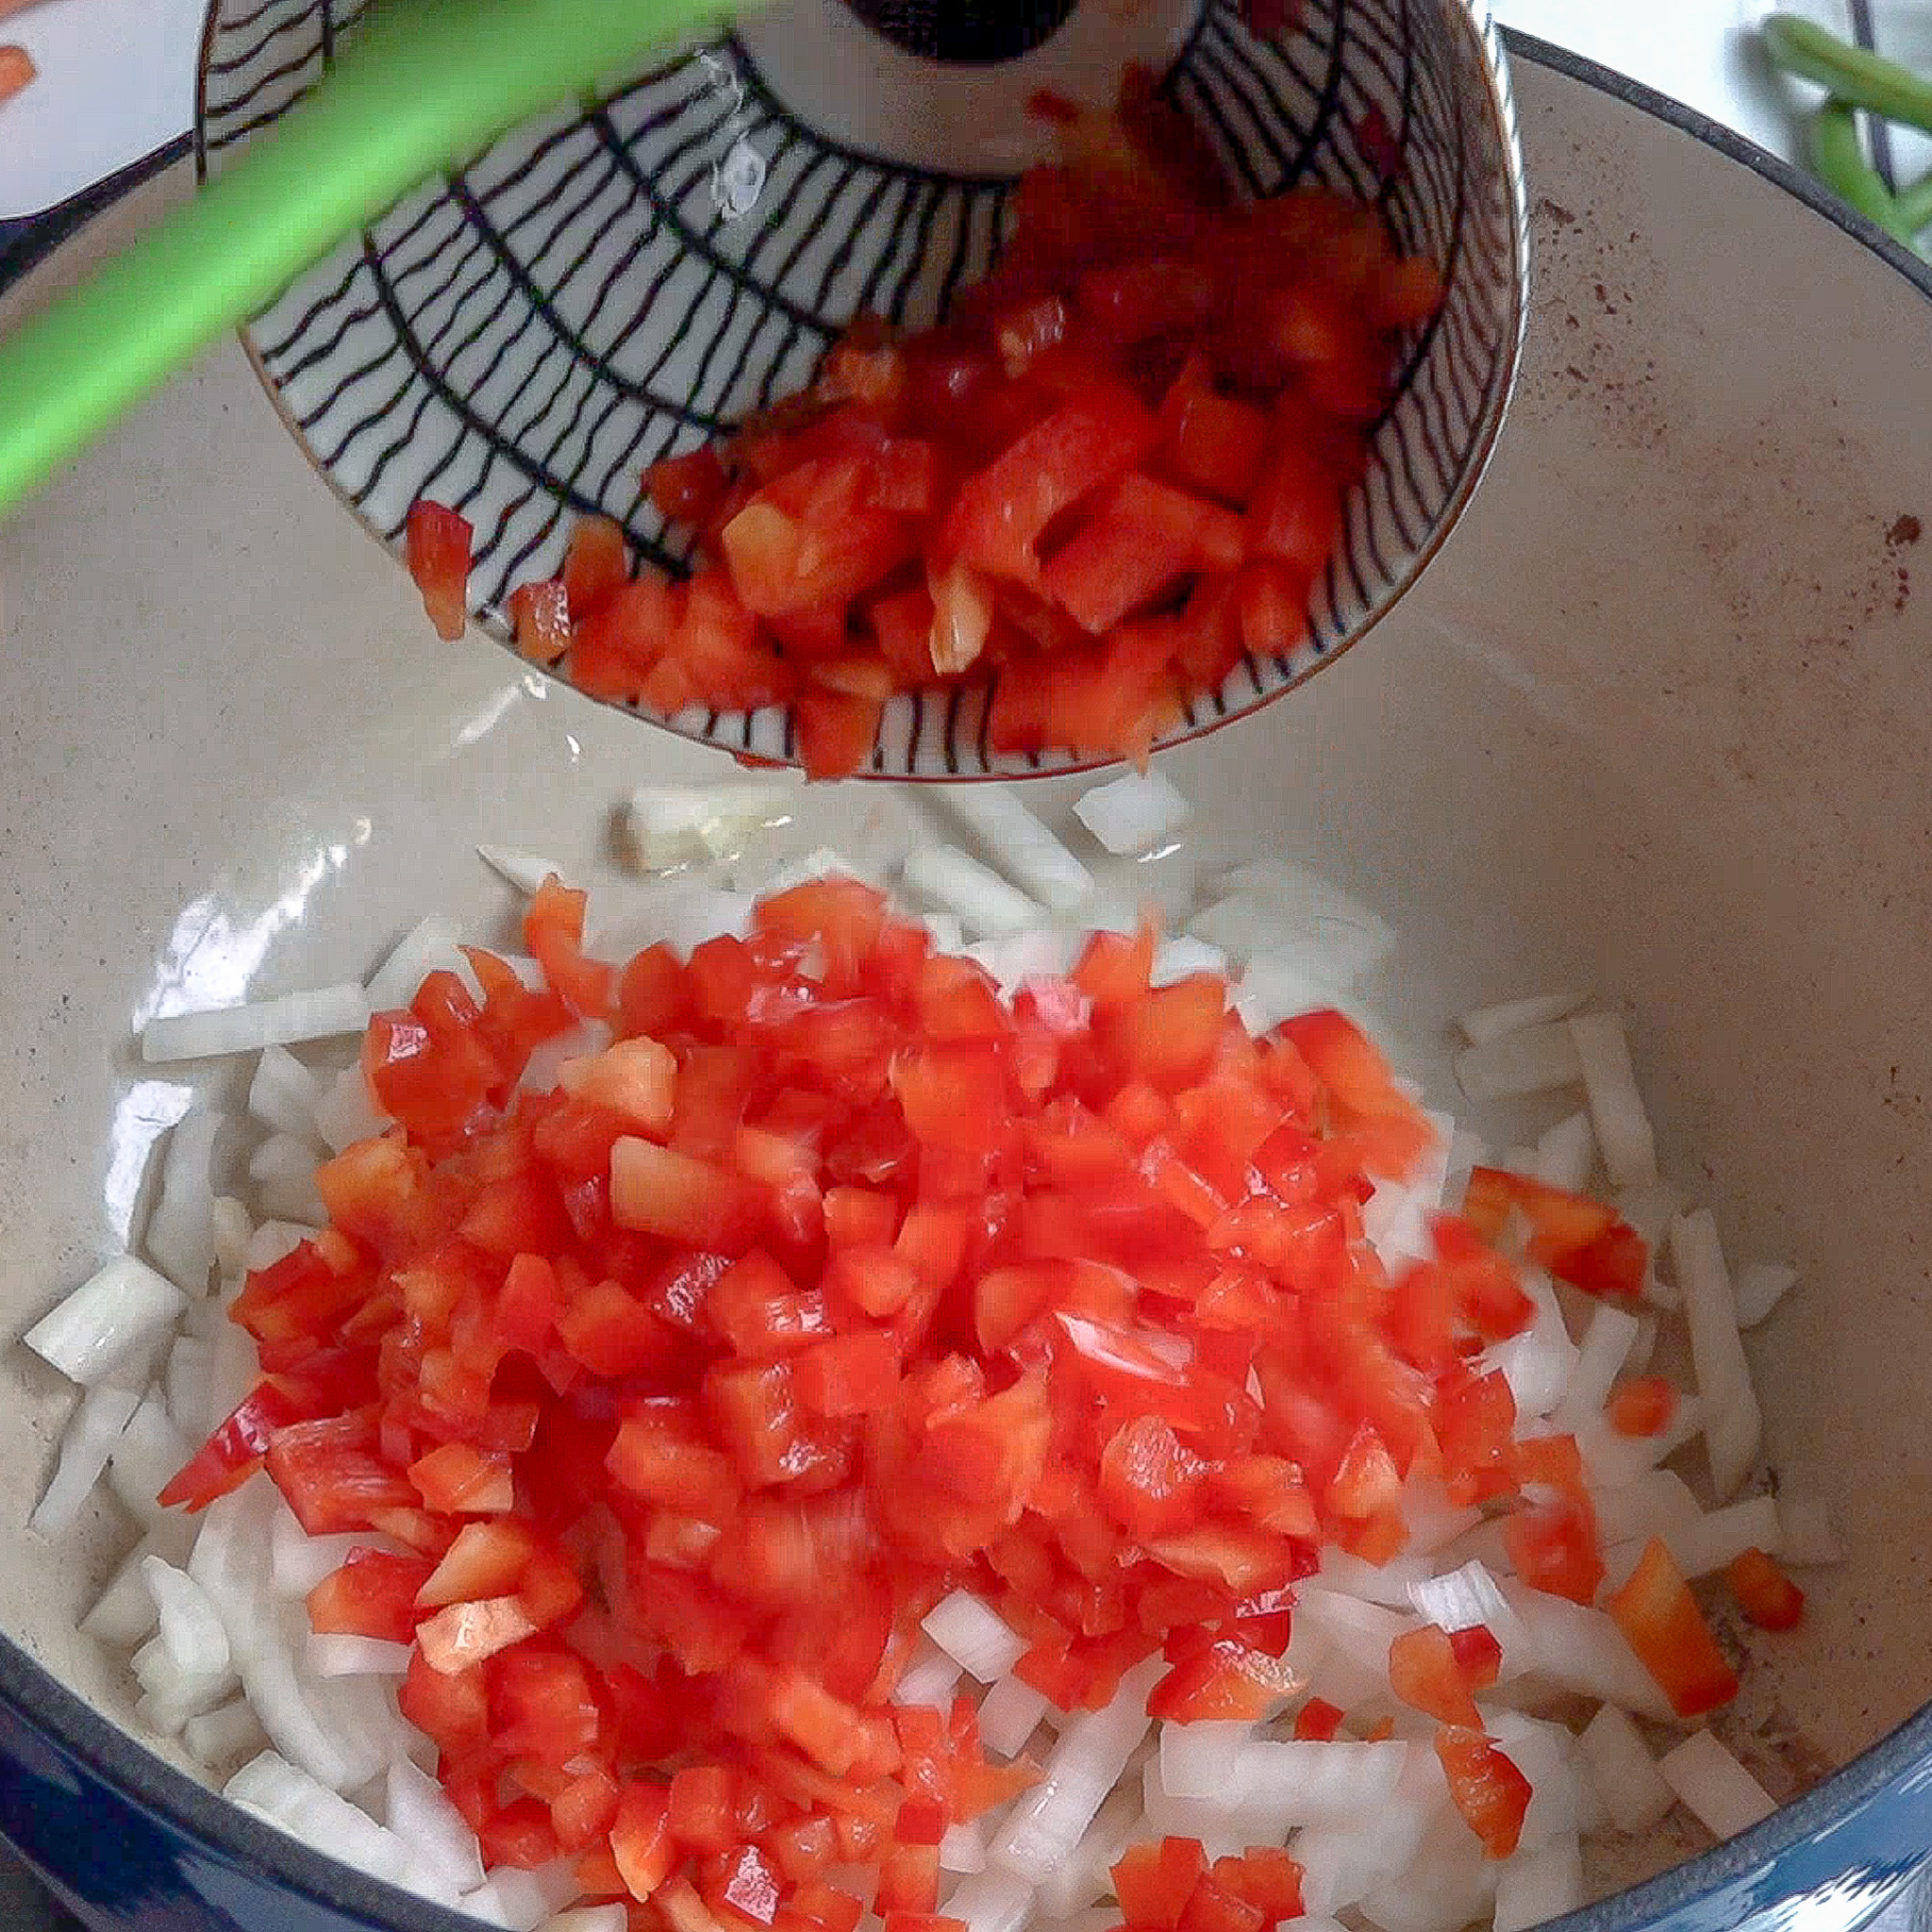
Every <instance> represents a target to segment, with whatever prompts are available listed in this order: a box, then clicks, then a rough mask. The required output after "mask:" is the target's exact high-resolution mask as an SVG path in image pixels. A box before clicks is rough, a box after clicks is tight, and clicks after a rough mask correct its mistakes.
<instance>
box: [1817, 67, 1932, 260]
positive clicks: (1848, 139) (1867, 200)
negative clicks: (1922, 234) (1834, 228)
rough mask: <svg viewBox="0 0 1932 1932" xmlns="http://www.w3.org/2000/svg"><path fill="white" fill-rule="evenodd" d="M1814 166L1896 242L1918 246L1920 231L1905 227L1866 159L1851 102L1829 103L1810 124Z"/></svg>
mask: <svg viewBox="0 0 1932 1932" xmlns="http://www.w3.org/2000/svg"><path fill="white" fill-rule="evenodd" d="M1811 165H1812V167H1813V168H1814V169H1816V170H1817V174H1818V178H1819V179H1820V180H1821V181H1823V182H1824V185H1825V186H1826V187H1827V188H1829V189H1830V190H1831V191H1832V192H1833V193H1834V194H1836V195H1838V196H1840V198H1841V199H1842V200H1845V201H1848V202H1849V203H1850V204H1851V205H1852V207H1854V208H1857V211H1858V212H1859V213H1860V214H1861V215H1863V216H1864V217H1865V218H1866V219H1867V220H1868V221H1871V222H1875V223H1876V224H1877V225H1879V226H1880V227H1881V228H1883V229H1884V230H1885V232H1886V233H1887V234H1888V235H1890V237H1891V239H1892V240H1893V241H1894V242H1903V243H1904V245H1905V246H1906V247H1907V248H1912V247H1916V246H1917V241H1918V237H1917V230H1916V229H1913V228H1910V227H1907V225H1906V220H1905V217H1904V216H1903V215H1902V214H1901V213H1900V212H1899V206H1898V202H1897V200H1896V199H1895V198H1894V196H1893V194H1892V192H1891V190H1890V188H1888V187H1887V186H1886V185H1885V181H1884V179H1883V177H1882V176H1881V175H1879V173H1878V170H1877V169H1876V168H1874V166H1873V165H1872V163H1871V162H1870V161H1868V160H1867V159H1866V158H1865V144H1864V142H1863V141H1862V140H1861V139H1860V138H1859V134H1858V110H1857V108H1854V107H1853V106H1852V105H1851V104H1850V102H1848V101H1826V102H1825V104H1824V107H1822V108H1820V109H1819V110H1818V119H1817V120H1816V121H1815V122H1813V123H1812V125H1811ZM1922 225H1923V224H1922Z"/></svg>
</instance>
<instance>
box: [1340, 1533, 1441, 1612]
mask: <svg viewBox="0 0 1932 1932" xmlns="http://www.w3.org/2000/svg"><path fill="white" fill-rule="evenodd" d="M1321 1558H1322V1567H1321V1568H1320V1569H1319V1570H1318V1571H1317V1572H1316V1573H1315V1574H1316V1576H1317V1577H1318V1578H1319V1579H1320V1582H1321V1585H1322V1588H1323V1589H1324V1590H1332V1591H1335V1593H1336V1594H1337V1595H1338V1596H1352V1597H1357V1598H1359V1599H1360V1600H1361V1601H1362V1602H1363V1603H1366V1604H1380V1605H1382V1606H1383V1607H1385V1608H1387V1609H1391V1610H1406V1609H1407V1607H1408V1604H1409V1592H1410V1591H1411V1590H1412V1589H1413V1587H1414V1586H1415V1585H1416V1584H1417V1583H1418V1582H1419V1581H1421V1580H1422V1579H1423V1578H1424V1577H1425V1576H1427V1575H1428V1574H1429V1567H1430V1566H1429V1563H1428V1561H1427V1559H1426V1558H1425V1557H1422V1556H1420V1555H1415V1554H1409V1553H1407V1552H1405V1553H1404V1554H1403V1555H1402V1556H1399V1557H1390V1559H1389V1560H1388V1561H1387V1562H1386V1563H1370V1562H1365V1561H1364V1560H1363V1559H1362V1558H1361V1557H1352V1556H1350V1555H1349V1553H1348V1552H1347V1551H1346V1550H1344V1549H1342V1548H1341V1547H1340V1546H1339V1545H1338V1544H1335V1543H1324V1544H1323V1546H1322V1552H1321Z"/></svg>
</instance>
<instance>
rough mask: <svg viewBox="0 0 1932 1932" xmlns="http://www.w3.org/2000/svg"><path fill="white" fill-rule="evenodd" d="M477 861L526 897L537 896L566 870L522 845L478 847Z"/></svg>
mask: <svg viewBox="0 0 1932 1932" xmlns="http://www.w3.org/2000/svg"><path fill="white" fill-rule="evenodd" d="M476 857H477V858H480V859H481V860H482V861H483V863H484V864H485V865H487V866H488V867H489V868H490V870H491V872H493V873H494V874H496V875H497V877H498V878H500V879H503V880H504V881H506V882H507V883H508V884H509V885H512V886H514V887H515V888H516V889H517V891H520V892H522V893H523V894H524V895H525V897H528V896H529V895H530V894H532V893H534V892H535V891H537V889H538V888H539V887H540V886H541V885H542V883H543V881H544V880H545V879H547V878H551V877H557V878H561V877H562V876H563V868H562V867H561V866H560V865H556V864H553V863H552V862H551V860H549V859H547V858H544V857H543V855H542V854H541V852H529V851H525V849H524V848H523V847H522V846H520V845H479V846H477V848H476Z"/></svg>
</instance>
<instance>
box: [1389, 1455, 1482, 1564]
mask: <svg viewBox="0 0 1932 1932" xmlns="http://www.w3.org/2000/svg"><path fill="white" fill-rule="evenodd" d="M1402 1513H1403V1516H1404V1518H1405V1520H1406V1521H1407V1524H1408V1547H1409V1549H1410V1550H1411V1551H1412V1552H1413V1553H1414V1554H1415V1555H1416V1556H1418V1557H1433V1556H1434V1555H1436V1553H1437V1552H1438V1551H1439V1550H1441V1549H1445V1548H1446V1547H1447V1546H1448V1545H1449V1544H1450V1543H1453V1542H1454V1541H1456V1539H1457V1537H1459V1536H1462V1535H1465V1534H1466V1533H1467V1532H1468V1531H1470V1530H1472V1529H1474V1527H1475V1526H1476V1524H1479V1523H1480V1522H1481V1521H1482V1520H1483V1513H1482V1511H1481V1510H1480V1509H1477V1508H1475V1507H1474V1506H1467V1507H1461V1506H1458V1505H1457V1504H1454V1503H1452V1502H1451V1501H1450V1500H1449V1493H1448V1491H1446V1490H1445V1489H1444V1488H1443V1487H1442V1485H1441V1482H1440V1481H1439V1480H1437V1479H1436V1478H1435V1477H1433V1476H1421V1475H1411V1476H1410V1477H1409V1479H1408V1482H1407V1485H1406V1487H1405V1490H1404V1493H1403V1500H1402Z"/></svg>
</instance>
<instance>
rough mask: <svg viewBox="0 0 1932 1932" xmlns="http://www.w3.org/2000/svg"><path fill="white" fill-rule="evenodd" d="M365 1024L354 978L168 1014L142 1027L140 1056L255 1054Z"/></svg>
mask: <svg viewBox="0 0 1932 1932" xmlns="http://www.w3.org/2000/svg"><path fill="white" fill-rule="evenodd" d="M368 1024H369V996H368V994H367V993H365V992H364V991H362V988H361V986H360V985H359V984H358V982H357V981H355V980H345V981H343V982H342V983H341V984H340V985H337V986H325V987H319V988H317V989H315V990H314V991H309V992H291V993H284V994H283V995H282V996H281V997H280V998H279V999H269V1000H253V1001H249V1002H248V1003H246V1004H244V1005H242V1006H237V1007H214V1008H208V1010H207V1011H205V1012H198V1013H168V1014H165V1015H163V1016H162V1017H161V1018H160V1019H158V1020H150V1021H149V1022H148V1023H147V1024H146V1026H144V1027H143V1028H142V1035H141V1057H142V1059H144V1060H146V1061H147V1062H148V1063H149V1064H150V1065H154V1064H156V1063H158V1062H161V1061H168V1060H201V1059H213V1058H219V1057H220V1056H222V1055H225V1054H231V1053H259V1052H260V1051H261V1049H262V1048H263V1047H265V1046H295V1045H298V1044H300V1043H301V1042H302V1041H306V1040H334V1039H337V1038H339V1037H340V1036H341V1035H342V1034H344V1033H360V1032H361V1031H362V1029H363V1028H364V1027H365V1026H367V1025H368Z"/></svg>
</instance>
